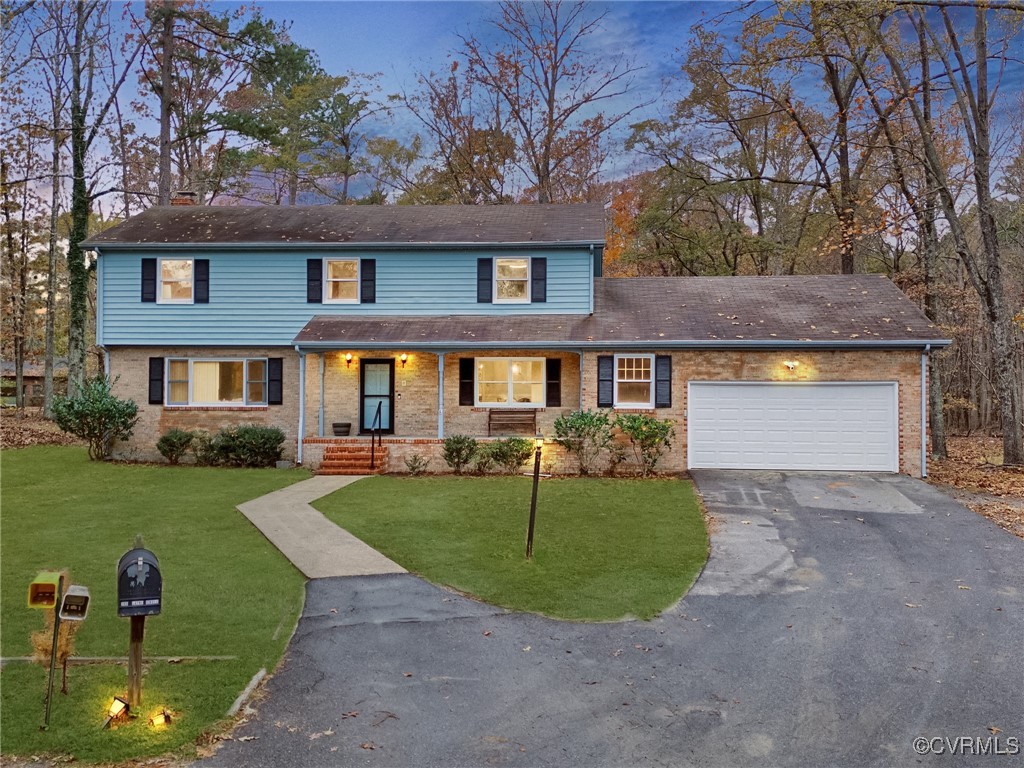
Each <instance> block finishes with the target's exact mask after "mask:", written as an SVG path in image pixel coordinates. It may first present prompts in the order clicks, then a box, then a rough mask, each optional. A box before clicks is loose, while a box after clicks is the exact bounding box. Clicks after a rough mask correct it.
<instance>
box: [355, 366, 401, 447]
mask: <svg viewBox="0 0 1024 768" xmlns="http://www.w3.org/2000/svg"><path fill="white" fill-rule="evenodd" d="M359 390H360V398H359V402H360V414H359V431H360V432H361V433H363V434H366V433H368V432H372V431H373V428H374V426H375V425H374V420H375V419H376V417H377V408H378V406H379V407H380V421H379V422H378V424H377V425H376V426H379V427H380V431H381V432H383V433H385V434H389V435H390V434H393V433H394V431H395V421H394V419H395V406H394V403H395V361H394V360H363V361H361V362H360V365H359Z"/></svg>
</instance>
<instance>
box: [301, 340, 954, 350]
mask: <svg viewBox="0 0 1024 768" xmlns="http://www.w3.org/2000/svg"><path fill="white" fill-rule="evenodd" d="M293 343H294V345H295V350H296V351H299V350H300V348H301V349H310V350H317V349H340V348H345V349H394V348H395V347H403V348H407V349H423V350H432V349H436V348H438V347H443V348H444V349H450V350H472V349H508V348H509V347H515V348H517V349H567V350H578V349H629V350H643V349H680V350H682V349H762V350H781V349H836V350H848V349H923V350H925V351H926V352H927V351H930V350H931V349H933V348H934V349H940V348H942V347H948V346H949V345H950V344H952V341H951V340H950V339H921V340H917V341H911V340H907V339H898V340H893V341H845V342H844V341H774V340H770V341H766V340H763V339H749V340H742V341H741V340H733V339H723V340H705V339H688V340H682V339H675V340H668V341H666V340H664V339H659V340H657V341H651V340H645V339H629V340H625V341H516V340H514V339H509V340H506V341H477V342H473V341H452V340H438V341H407V340H401V339H395V340H387V341H352V340H348V339H336V340H333V341H305V342H300V341H293Z"/></svg>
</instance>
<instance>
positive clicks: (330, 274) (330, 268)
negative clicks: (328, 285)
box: [327, 260, 358, 280]
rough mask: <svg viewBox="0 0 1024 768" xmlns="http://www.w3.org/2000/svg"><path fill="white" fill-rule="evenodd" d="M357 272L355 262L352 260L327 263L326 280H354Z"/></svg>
mask: <svg viewBox="0 0 1024 768" xmlns="http://www.w3.org/2000/svg"><path fill="white" fill-rule="evenodd" d="M357 272H358V269H357V267H356V262H355V261H353V260H346V261H328V262H327V279H328V280H355V279H356V277H357V276H358V275H357Z"/></svg>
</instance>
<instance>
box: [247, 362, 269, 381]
mask: <svg viewBox="0 0 1024 768" xmlns="http://www.w3.org/2000/svg"><path fill="white" fill-rule="evenodd" d="M248 375H249V381H265V380H266V378H267V361H266V360H250V361H249V374H248Z"/></svg>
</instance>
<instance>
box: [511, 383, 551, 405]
mask: <svg viewBox="0 0 1024 768" xmlns="http://www.w3.org/2000/svg"><path fill="white" fill-rule="evenodd" d="M512 400H513V402H516V403H534V404H540V403H542V402H543V401H544V385H543V384H539V383H538V384H513V385H512Z"/></svg>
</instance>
